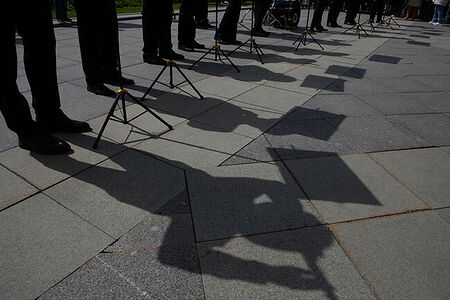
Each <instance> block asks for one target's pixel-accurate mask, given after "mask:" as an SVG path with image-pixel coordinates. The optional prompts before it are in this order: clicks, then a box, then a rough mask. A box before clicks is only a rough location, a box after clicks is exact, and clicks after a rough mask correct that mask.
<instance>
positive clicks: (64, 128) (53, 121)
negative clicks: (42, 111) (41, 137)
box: [36, 111, 92, 133]
mask: <svg viewBox="0 0 450 300" xmlns="http://www.w3.org/2000/svg"><path fill="white" fill-rule="evenodd" d="M36 123H37V124H38V126H39V128H40V129H41V130H42V131H47V132H69V133H81V132H90V131H92V129H91V127H90V126H89V124H88V123H86V122H80V121H75V120H72V119H70V118H69V117H68V116H66V115H65V114H64V113H63V112H62V111H59V112H57V113H55V115H48V116H46V117H45V118H42V117H40V116H37V117H36Z"/></svg>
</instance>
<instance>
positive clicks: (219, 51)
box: [157, 0, 240, 73]
mask: <svg viewBox="0 0 450 300" xmlns="http://www.w3.org/2000/svg"><path fill="white" fill-rule="evenodd" d="M157 1H160V0H157ZM218 15H219V5H218V0H216V26H215V27H216V32H215V34H214V45H213V46H212V47H211V49H209V50H208V51H207V52H206V53H205V54H203V55H202V57H200V58H199V59H198V60H197V61H195V62H194V63H193V64H192V66H190V67H189V70H191V69H192V68H193V67H194V66H195V65H196V64H198V63H199V62H200V61H201V60H202V59H203V58H205V57H206V56H207V55H208V54H210V53H211V52H212V51H214V61H220V62H221V63H223V64H225V62H224V61H223V59H222V55H223V57H225V59H226V60H227V61H228V62H229V63H230V64H231V65H232V66H233V67H234V68H235V69H236V71H237V72H238V73H239V72H240V71H239V69H238V67H236V65H235V64H233V62H232V61H231V59H230V58H229V57H228V55H227V54H225V52H224V51H223V50H222V49H220V45H219V44H218V43H217V24H219V17H218Z"/></svg>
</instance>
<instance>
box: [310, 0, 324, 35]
mask: <svg viewBox="0 0 450 300" xmlns="http://www.w3.org/2000/svg"><path fill="white" fill-rule="evenodd" d="M326 5H327V1H326V0H317V1H316V7H315V8H314V14H313V18H312V21H311V29H316V28H315V27H317V29H321V28H322V24H321V23H322V15H323V11H324V10H325V6H326Z"/></svg>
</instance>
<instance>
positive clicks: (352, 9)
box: [345, 0, 360, 21]
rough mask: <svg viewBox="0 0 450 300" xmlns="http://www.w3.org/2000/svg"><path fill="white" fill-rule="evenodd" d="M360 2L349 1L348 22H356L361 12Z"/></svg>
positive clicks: (346, 16) (357, 0)
mask: <svg viewBox="0 0 450 300" xmlns="http://www.w3.org/2000/svg"><path fill="white" fill-rule="evenodd" d="M359 6H360V0H348V1H347V14H346V15H345V20H346V21H355V18H356V16H357V15H358V12H359Z"/></svg>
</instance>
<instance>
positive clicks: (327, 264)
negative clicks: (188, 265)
mask: <svg viewBox="0 0 450 300" xmlns="http://www.w3.org/2000/svg"><path fill="white" fill-rule="evenodd" d="M199 254H200V264H201V269H202V277H203V284H204V288H205V294H206V297H207V298H211V299H219V298H220V299H238V298H242V299H355V298H358V299H374V298H375V297H374V296H373V294H372V293H371V291H370V288H369V287H368V286H367V285H366V283H365V282H364V280H363V279H362V277H361V275H360V274H359V273H358V271H357V270H356V268H355V267H354V266H353V265H352V263H351V262H350V261H349V259H348V258H347V257H346V255H345V253H344V251H342V249H341V248H340V247H339V244H338V243H337V242H336V241H335V240H334V238H333V236H332V235H331V233H330V232H329V230H328V229H327V228H326V227H324V226H316V227H311V228H303V229H299V230H293V231H284V232H277V233H273V234H263V235H257V236H251V237H242V238H234V239H230V240H221V241H213V242H205V243H200V244H199Z"/></svg>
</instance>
